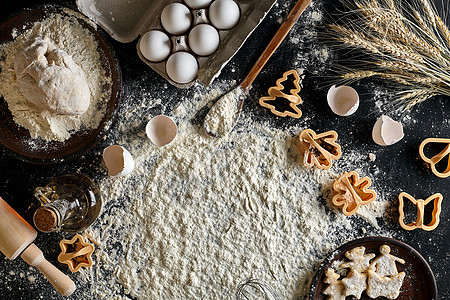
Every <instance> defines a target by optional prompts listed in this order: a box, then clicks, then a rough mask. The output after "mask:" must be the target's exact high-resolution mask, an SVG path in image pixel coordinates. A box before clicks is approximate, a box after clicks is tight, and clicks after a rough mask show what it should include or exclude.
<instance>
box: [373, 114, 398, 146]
mask: <svg viewBox="0 0 450 300" xmlns="http://www.w3.org/2000/svg"><path fill="white" fill-rule="evenodd" d="M404 136H405V134H404V133H403V125H402V123H400V122H397V121H394V120H392V119H391V118H389V117H388V116H385V115H382V116H381V117H379V118H378V120H377V121H376V122H375V125H374V126H373V130H372V138H373V140H374V141H375V143H377V144H378V145H381V146H389V145H392V144H395V143H397V142H398V141H400V140H401V139H402V138H403V137H404Z"/></svg>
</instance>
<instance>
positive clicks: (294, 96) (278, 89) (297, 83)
mask: <svg viewBox="0 0 450 300" xmlns="http://www.w3.org/2000/svg"><path fill="white" fill-rule="evenodd" d="M289 75H292V76H294V81H293V84H294V87H295V88H293V89H291V90H289V93H290V94H286V93H284V92H283V90H284V89H285V87H284V85H283V82H285V81H287V80H288V76H289ZM301 75H302V77H301V78H300V76H299V75H298V73H297V71H296V70H289V71H287V72H284V74H283V77H281V78H279V79H278V80H277V81H276V84H277V85H276V86H273V87H270V88H269V90H268V93H269V96H265V97H261V98H260V99H259V104H260V105H261V106H262V107H265V108H268V109H270V112H272V113H273V114H275V115H277V116H279V117H286V116H290V117H292V118H296V119H298V118H300V117H301V116H302V111H301V110H300V109H299V108H298V107H297V105H299V104H300V103H302V98H300V96H299V95H298V92H300V89H301V79H303V73H302V74H301ZM277 98H284V99H286V100H288V101H289V102H290V103H289V107H290V108H291V109H292V110H293V111H289V110H287V111H278V110H277V109H276V107H275V106H274V105H272V104H270V102H273V101H275V100H276V99H277ZM268 102H269V103H268Z"/></svg>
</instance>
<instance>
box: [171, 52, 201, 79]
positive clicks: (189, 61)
mask: <svg viewBox="0 0 450 300" xmlns="http://www.w3.org/2000/svg"><path fill="white" fill-rule="evenodd" d="M197 71H198V63H197V60H196V59H195V57H194V56H193V55H192V54H190V53H187V52H176V53H174V54H172V55H171V56H170V57H169V59H168V60H167V63H166V72H167V75H169V77H170V79H172V80H173V81H175V82H178V83H188V82H191V81H192V80H194V79H195V77H196V76H197Z"/></svg>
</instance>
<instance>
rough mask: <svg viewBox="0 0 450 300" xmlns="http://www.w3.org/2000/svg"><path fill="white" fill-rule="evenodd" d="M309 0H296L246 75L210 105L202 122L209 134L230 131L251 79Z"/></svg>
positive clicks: (221, 135)
mask: <svg viewBox="0 0 450 300" xmlns="http://www.w3.org/2000/svg"><path fill="white" fill-rule="evenodd" d="M310 2H311V0H298V1H297V3H296V4H295V6H294V8H293V9H292V10H291V12H290V13H289V15H288V16H287V18H286V20H284V22H283V24H281V27H280V28H279V29H278V31H277V33H275V35H274V36H273V38H272V40H271V41H270V43H269V45H267V47H266V49H265V50H264V52H263V53H262V54H261V56H260V57H259V58H258V60H257V61H256V63H255V65H254V66H253V68H252V69H251V70H250V72H249V73H248V75H247V77H245V79H244V80H243V81H242V82H241V84H240V85H239V86H237V87H236V88H235V89H234V90H232V91H231V92H229V93H228V94H226V95H224V96H222V97H221V98H220V99H219V100H217V102H216V103H215V104H214V105H213V107H211V110H210V111H209V112H208V114H207V115H206V118H205V121H204V123H203V130H204V131H205V132H206V133H207V134H208V135H210V136H212V137H216V138H220V137H223V136H225V135H226V134H227V133H228V132H230V131H231V130H232V129H233V127H234V125H235V124H236V122H237V120H238V118H239V115H240V113H241V110H242V105H243V104H244V99H245V96H246V95H247V92H248V89H249V87H250V86H251V84H252V83H253V81H254V80H255V79H256V77H257V76H258V74H259V72H261V70H262V68H263V67H264V65H265V64H266V62H267V61H268V60H269V58H270V57H271V56H272V53H273V52H275V50H276V49H277V48H278V46H279V45H280V44H281V42H283V40H284V38H285V37H286V35H287V34H288V33H289V31H290V30H291V28H292V26H294V24H295V23H296V22H297V20H298V18H299V17H300V16H301V14H302V13H303V11H304V10H305V9H306V7H307V6H308V5H309V3H310Z"/></svg>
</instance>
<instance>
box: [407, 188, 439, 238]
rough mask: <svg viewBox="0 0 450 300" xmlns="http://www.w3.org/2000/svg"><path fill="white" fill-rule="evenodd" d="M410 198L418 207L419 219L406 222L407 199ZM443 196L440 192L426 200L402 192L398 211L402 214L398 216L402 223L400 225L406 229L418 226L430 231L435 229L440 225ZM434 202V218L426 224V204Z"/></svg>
mask: <svg viewBox="0 0 450 300" xmlns="http://www.w3.org/2000/svg"><path fill="white" fill-rule="evenodd" d="M405 198H406V199H408V200H409V201H411V202H412V203H413V204H414V205H415V206H416V207H417V219H416V221H415V222H412V223H409V224H405V212H404V207H405V203H404V202H405V200H404V199H405ZM442 199H443V196H442V194H440V193H436V194H434V195H431V196H430V197H428V198H427V199H426V200H422V199H419V200H416V199H414V197H413V196H411V195H410V194H408V193H405V192H401V193H400V195H398V200H399V206H398V211H399V213H400V216H399V218H398V222H399V223H400V226H401V227H402V228H403V229H405V230H414V229H416V228H421V229H423V230H426V231H430V230H433V229H435V228H436V227H437V226H438V225H439V215H440V213H441V203H442ZM430 202H433V205H434V208H433V212H432V220H431V222H430V223H429V224H427V225H425V224H424V221H423V220H424V212H425V206H426V205H427V204H428V203H430Z"/></svg>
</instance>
